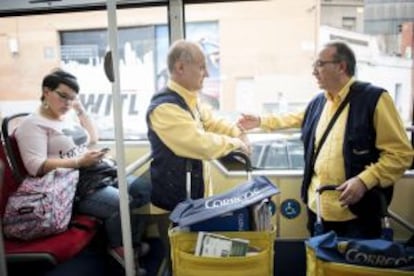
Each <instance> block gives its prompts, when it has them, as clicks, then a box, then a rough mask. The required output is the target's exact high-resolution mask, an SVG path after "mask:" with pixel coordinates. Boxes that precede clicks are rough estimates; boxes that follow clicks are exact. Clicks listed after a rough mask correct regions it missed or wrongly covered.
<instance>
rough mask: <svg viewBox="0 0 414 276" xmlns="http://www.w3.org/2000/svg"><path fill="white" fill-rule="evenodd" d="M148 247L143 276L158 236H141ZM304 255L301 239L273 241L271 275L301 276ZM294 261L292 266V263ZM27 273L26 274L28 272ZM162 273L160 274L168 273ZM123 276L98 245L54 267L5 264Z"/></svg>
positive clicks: (11, 268)
mask: <svg viewBox="0 0 414 276" xmlns="http://www.w3.org/2000/svg"><path fill="white" fill-rule="evenodd" d="M145 241H146V242H148V243H149V244H150V246H151V249H150V252H149V253H148V255H146V256H144V257H142V258H141V259H140V266H142V267H143V268H145V269H146V270H147V276H156V275H158V270H159V268H160V266H161V263H162V260H163V257H164V256H163V254H162V252H164V250H163V246H162V243H161V240H160V239H158V238H149V239H145ZM305 259H306V255H305V248H304V242H303V240H295V241H284V240H277V241H276V242H275V257H274V275H278V276H285V275H286V276H290V275H295V276H304V275H305V274H306V273H305V271H306V263H305ZM293 264H294V265H293ZM28 272H29V273H28ZM168 274H169V273H163V276H169V275H168ZM23 275H25V276H26V275H28V276H73V275H75V276H92V275H99V276H123V275H125V271H124V269H123V268H122V267H121V266H120V265H119V264H118V263H117V262H116V261H115V260H114V259H113V258H112V257H110V256H108V255H107V254H106V253H105V251H104V250H102V248H100V247H99V246H98V247H97V246H96V245H92V246H90V247H89V248H86V249H85V250H84V251H83V252H81V253H80V254H79V255H78V256H76V257H75V258H73V259H72V260H70V261H67V262H65V263H62V264H60V265H58V266H56V267H54V268H51V267H47V266H46V265H45V264H40V263H36V264H34V263H33V264H25V265H24V266H22V265H21V264H20V265H13V264H11V265H10V264H8V276H23Z"/></svg>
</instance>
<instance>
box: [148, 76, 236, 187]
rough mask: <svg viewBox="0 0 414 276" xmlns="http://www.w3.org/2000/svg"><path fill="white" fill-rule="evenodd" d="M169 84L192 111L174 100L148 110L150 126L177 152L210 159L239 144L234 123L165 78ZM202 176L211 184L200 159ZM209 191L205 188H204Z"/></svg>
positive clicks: (207, 183)
mask: <svg viewBox="0 0 414 276" xmlns="http://www.w3.org/2000/svg"><path fill="white" fill-rule="evenodd" d="M167 86H168V88H169V89H171V90H173V91H175V92H176V93H177V94H179V95H180V96H181V97H182V98H183V99H184V101H185V102H186V103H187V105H188V106H189V107H190V109H191V111H192V113H193V114H194V116H195V119H194V118H193V117H192V116H191V114H190V113H189V112H188V111H186V110H184V109H182V108H181V107H179V106H178V105H176V104H171V103H165V104H161V105H159V106H157V107H156V108H155V109H154V110H153V112H152V113H151V114H150V121H151V127H152V129H153V130H154V131H155V133H157V135H158V137H159V138H160V139H161V141H162V142H163V143H164V144H165V145H166V146H167V147H168V148H169V149H171V150H172V151H173V152H174V153H175V154H176V155H178V156H181V157H186V158H193V159H199V160H212V159H217V158H219V157H222V156H225V155H227V154H229V153H230V152H231V151H234V150H236V149H238V148H240V147H241V145H242V142H241V140H240V139H239V138H236V137H238V136H240V134H241V131H240V129H239V128H238V127H237V126H236V125H235V124H230V123H229V122H227V121H226V120H224V119H222V118H218V117H215V116H214V115H213V113H212V110H211V108H209V107H208V106H206V105H202V104H201V103H200V102H199V99H198V92H196V91H189V90H187V89H185V88H184V87H182V86H180V85H179V84H177V83H176V82H173V81H171V80H169V81H168V84H167ZM203 168H204V180H205V182H204V183H206V185H207V186H208V187H210V185H209V184H210V181H211V179H210V173H209V167H208V166H207V164H206V162H203ZM205 190H206V192H208V189H205Z"/></svg>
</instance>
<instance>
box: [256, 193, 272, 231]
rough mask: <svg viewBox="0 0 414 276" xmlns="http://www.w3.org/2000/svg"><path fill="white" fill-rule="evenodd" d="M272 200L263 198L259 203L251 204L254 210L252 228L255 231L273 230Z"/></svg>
mask: <svg viewBox="0 0 414 276" xmlns="http://www.w3.org/2000/svg"><path fill="white" fill-rule="evenodd" d="M270 204H271V203H270V200H268V199H263V200H262V201H260V202H259V203H257V204H255V205H253V206H251V212H252V218H253V219H252V223H253V225H252V229H253V230H254V231H269V230H272V229H271V228H272V223H271V217H272V212H271V207H270Z"/></svg>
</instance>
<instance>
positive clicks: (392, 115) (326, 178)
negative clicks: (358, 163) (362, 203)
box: [261, 78, 413, 221]
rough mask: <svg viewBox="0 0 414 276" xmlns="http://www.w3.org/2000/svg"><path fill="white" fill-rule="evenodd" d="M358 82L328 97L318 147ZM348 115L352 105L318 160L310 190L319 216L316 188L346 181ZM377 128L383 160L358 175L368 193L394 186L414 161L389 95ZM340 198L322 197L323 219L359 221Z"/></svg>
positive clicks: (294, 123) (285, 123) (295, 117)
mask: <svg viewBox="0 0 414 276" xmlns="http://www.w3.org/2000/svg"><path fill="white" fill-rule="evenodd" d="M354 81H355V80H354V79H353V78H352V79H350V80H349V82H348V83H347V84H346V85H345V86H344V87H343V88H342V89H341V91H340V92H339V93H338V95H337V96H336V97H335V98H332V97H331V96H330V95H329V94H328V93H325V96H326V98H327V102H326V104H325V106H324V109H323V111H322V114H321V118H320V120H319V123H318V126H317V128H316V134H315V143H316V145H317V144H318V142H319V141H320V138H321V136H322V134H323V132H324V131H325V129H326V127H327V125H328V123H329V121H330V119H331V118H332V116H333V114H334V113H335V111H336V110H337V108H338V107H339V105H340V103H341V102H342V100H343V99H344V98H345V97H346V95H347V94H348V93H349V87H350V86H351V84H352V83H353V82H354ZM348 113H349V105H347V106H346V107H345V108H344V110H343V111H342V112H341V114H340V116H339V117H338V119H337V121H336V122H335V124H334V125H333V127H332V129H331V131H330V132H329V135H328V136H327V138H326V140H325V143H324V145H323V146H322V148H321V150H320V152H319V155H318V158H317V160H316V163H315V170H314V171H315V173H314V175H313V177H312V181H311V184H310V187H309V189H308V206H309V208H310V209H312V210H313V211H314V212H316V201H315V190H316V188H317V187H318V186H319V185H321V184H322V185H323V184H325V185H326V184H335V185H340V184H342V183H343V182H345V180H346V179H345V165H344V157H343V141H344V135H345V125H346V122H347V118H348ZM303 117H304V112H300V113H297V114H288V115H284V116H276V115H268V116H263V117H262V118H261V127H262V128H264V129H268V130H274V129H278V128H289V127H300V126H301V124H302V121H303ZM374 127H375V129H376V134H377V136H376V142H375V145H376V147H377V148H378V149H379V150H380V158H379V160H378V162H376V163H374V164H371V165H369V166H367V167H366V169H365V170H364V171H362V172H361V173H360V174H359V175H358V177H359V178H360V179H361V180H362V181H363V182H364V183H365V185H366V186H367V188H368V189H371V188H372V187H374V186H376V185H380V186H383V187H385V186H389V185H392V184H393V183H394V182H396V181H397V180H398V179H399V178H400V177H401V176H402V175H403V174H404V172H405V170H406V169H407V168H409V166H410V165H411V162H412V157H413V150H412V147H411V144H410V142H409V140H408V137H407V134H406V132H405V130H404V127H403V124H402V121H401V118H400V116H399V114H398V112H397V110H396V108H395V105H394V102H393V100H392V98H391V97H390V95H389V93H382V94H381V96H380V98H379V101H378V103H377V106H376V108H375V112H374ZM339 195H340V193H339V192H335V191H333V192H331V191H328V192H325V193H323V194H322V197H321V215H322V217H323V218H324V219H325V220H328V221H346V220H350V219H352V218H354V217H355V216H354V215H353V214H352V213H351V211H350V210H349V209H348V208H347V207H341V206H340V203H339V200H338V198H339Z"/></svg>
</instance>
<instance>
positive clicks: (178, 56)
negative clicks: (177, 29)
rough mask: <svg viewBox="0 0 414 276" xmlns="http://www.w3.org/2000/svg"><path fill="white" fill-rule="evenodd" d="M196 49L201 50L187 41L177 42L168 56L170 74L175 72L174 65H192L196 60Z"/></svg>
mask: <svg viewBox="0 0 414 276" xmlns="http://www.w3.org/2000/svg"><path fill="white" fill-rule="evenodd" d="M195 48H197V49H199V46H198V45H197V44H195V43H193V42H189V41H186V40H177V41H175V42H174V43H173V44H172V45H171V47H170V50H169V52H168V56H167V65H168V71H169V72H170V74H171V73H172V71H173V70H174V64H175V63H176V62H177V61H184V62H186V63H191V62H193V61H194V60H195ZM200 50H201V49H200Z"/></svg>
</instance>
